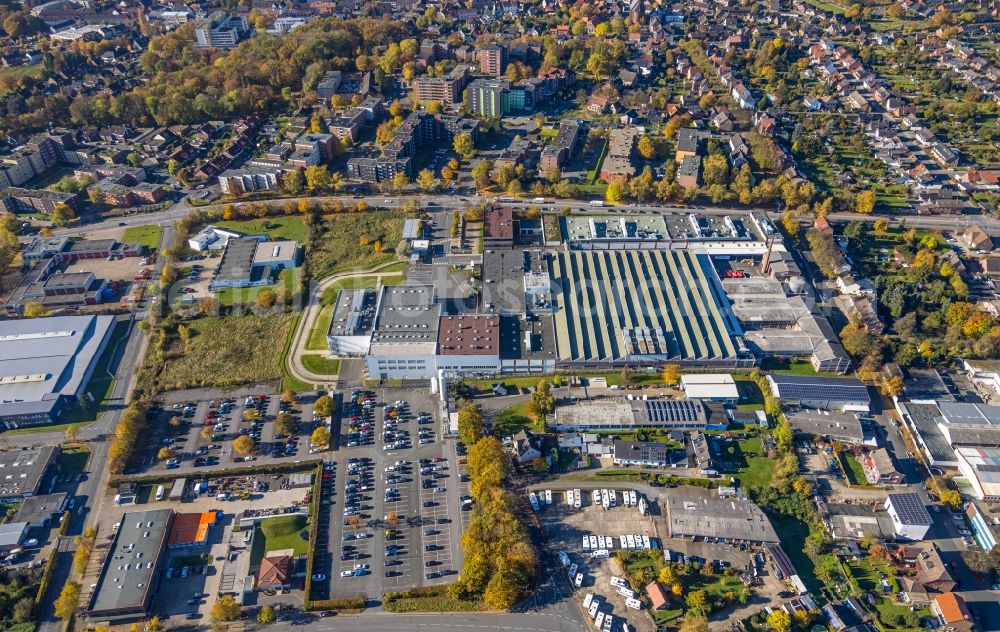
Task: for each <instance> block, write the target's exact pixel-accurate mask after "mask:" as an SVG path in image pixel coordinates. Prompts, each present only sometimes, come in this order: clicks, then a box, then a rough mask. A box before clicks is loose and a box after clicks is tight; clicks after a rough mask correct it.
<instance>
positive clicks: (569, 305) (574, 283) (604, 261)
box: [551, 250, 753, 368]
mask: <svg viewBox="0 0 1000 632" xmlns="http://www.w3.org/2000/svg"><path fill="white" fill-rule="evenodd" d="M710 265H711V264H710V262H709V261H708V258H707V256H705V255H702V254H695V253H693V252H692V251H690V250H645V251H636V250H627V251H603V252H601V251H568V252H559V253H556V254H555V255H554V256H553V259H552V279H551V280H552V286H553V290H554V293H555V295H556V305H555V306H554V307H555V326H556V347H557V357H558V359H559V361H560V362H561V363H566V364H571V365H573V366H578V367H587V368H611V367H615V366H619V365H624V364H625V363H628V364H629V365H633V366H634V365H649V366H656V365H659V364H662V363H663V362H676V363H678V364H681V365H683V366H716V367H735V366H751V365H752V364H753V357H752V356H751V355H750V354H749V353H747V354H742V353H740V352H739V351H738V350H737V348H736V346H735V345H734V344H733V339H732V338H731V337H730V332H729V331H728V329H727V328H726V323H725V320H724V318H723V316H722V312H721V309H720V303H719V299H718V295H717V293H716V292H715V288H714V286H713V285H712V284H711V283H710V282H709V280H708V275H707V270H708V269H709V268H710ZM633 342H634V344H633Z"/></svg>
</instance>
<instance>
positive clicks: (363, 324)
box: [326, 289, 378, 356]
mask: <svg viewBox="0 0 1000 632" xmlns="http://www.w3.org/2000/svg"><path fill="white" fill-rule="evenodd" d="M377 304H378V293H377V292H376V291H375V290H369V289H362V290H340V292H339V293H338V294H337V302H336V303H334V305H333V316H332V317H331V319H330V331H329V332H327V335H326V340H327V346H328V347H329V349H330V353H332V354H333V355H338V356H359V355H365V354H367V353H368V350H369V349H370V348H371V344H372V328H373V327H374V324H375V309H376V306H377Z"/></svg>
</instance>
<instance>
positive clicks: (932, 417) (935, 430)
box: [896, 402, 958, 468]
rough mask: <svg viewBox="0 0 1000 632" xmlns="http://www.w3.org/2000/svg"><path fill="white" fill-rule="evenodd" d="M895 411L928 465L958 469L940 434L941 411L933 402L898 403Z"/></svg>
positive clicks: (952, 453)
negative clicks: (907, 428)
mask: <svg viewBox="0 0 1000 632" xmlns="http://www.w3.org/2000/svg"><path fill="white" fill-rule="evenodd" d="M896 411H897V412H898V413H899V416H900V417H902V419H903V421H904V423H906V425H907V426H908V427H909V428H910V430H911V431H912V434H913V438H914V439H915V440H916V442H917V445H918V446H919V447H920V451H921V452H923V453H924V456H925V457H926V458H927V461H928V464H929V465H933V466H934V467H939V468H956V467H958V457H957V456H956V455H955V450H954V449H952V447H951V444H950V443H949V442H948V439H947V438H946V437H945V436H944V434H943V433H942V432H941V428H940V426H939V421H940V419H941V411H940V410H939V409H938V406H937V404H935V403H933V402H898V403H897V404H896Z"/></svg>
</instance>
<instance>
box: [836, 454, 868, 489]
mask: <svg viewBox="0 0 1000 632" xmlns="http://www.w3.org/2000/svg"><path fill="white" fill-rule="evenodd" d="M840 469H842V470H843V471H844V476H846V477H847V482H849V483H850V484H851V485H867V484H868V480H867V479H866V478H865V470H864V468H863V467H861V463H859V462H858V460H857V459H856V458H855V457H854V455H853V454H850V453H849V452H841V453H840Z"/></svg>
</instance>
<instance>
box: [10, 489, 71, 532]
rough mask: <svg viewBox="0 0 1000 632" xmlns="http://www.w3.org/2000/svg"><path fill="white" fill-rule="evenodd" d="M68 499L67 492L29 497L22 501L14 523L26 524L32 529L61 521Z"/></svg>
mask: <svg viewBox="0 0 1000 632" xmlns="http://www.w3.org/2000/svg"><path fill="white" fill-rule="evenodd" d="M66 498H67V494H66V492H56V493H54V494H42V495H41V496H27V497H25V498H24V499H23V500H22V501H21V506H20V507H19V508H18V510H17V515H15V516H14V521H15V522H25V523H27V524H28V527H29V528H32V529H42V528H45V527H47V526H49V525H50V524H51V523H52V522H53V521H55V520H59V516H60V515H62V512H63V510H64V508H65V506H66Z"/></svg>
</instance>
